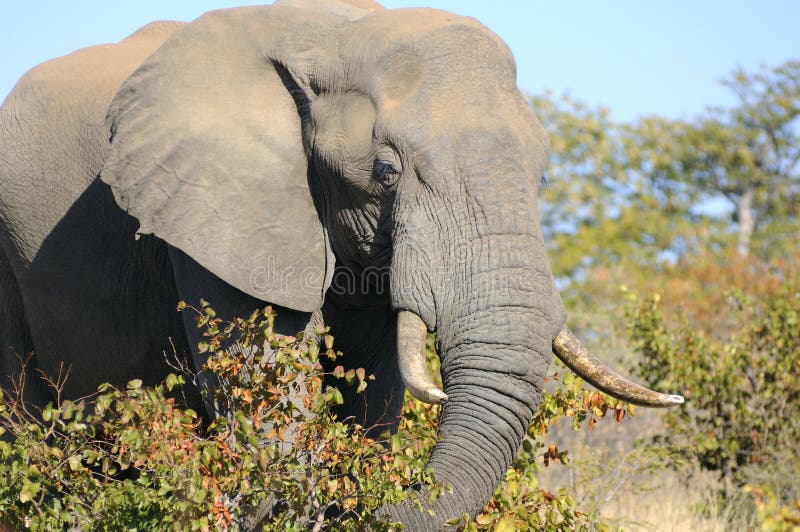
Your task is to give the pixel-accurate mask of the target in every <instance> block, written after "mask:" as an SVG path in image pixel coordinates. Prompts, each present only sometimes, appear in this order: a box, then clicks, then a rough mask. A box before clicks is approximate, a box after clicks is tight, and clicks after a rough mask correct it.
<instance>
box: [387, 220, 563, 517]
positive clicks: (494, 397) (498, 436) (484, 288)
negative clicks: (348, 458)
mask: <svg viewBox="0 0 800 532" xmlns="http://www.w3.org/2000/svg"><path fill="white" fill-rule="evenodd" d="M469 246H470V247H469V250H467V251H464V252H462V254H461V256H462V257H463V260H462V261H461V262H460V263H459V266H460V268H459V269H458V270H456V269H454V273H453V274H452V275H454V276H457V277H461V279H462V281H461V282H458V283H447V282H443V283H441V284H439V287H442V286H446V287H447V288H446V289H442V290H440V291H436V294H437V295H436V296H435V297H437V298H438V299H437V301H439V302H441V303H442V304H441V305H439V306H438V307H436V309H437V312H436V314H435V316H436V331H437V338H436V348H437V351H438V353H439V354H440V357H441V361H442V369H441V371H442V381H443V385H444V392H443V393H442V391H440V390H438V389H437V388H435V387H434V385H433V383H432V382H431V380H430V378H429V376H428V375H427V369H426V368H425V365H424V339H425V335H426V333H427V327H426V326H425V324H424V321H428V320H424V321H423V320H422V319H421V318H420V317H418V315H417V313H416V312H411V311H401V312H399V313H398V355H399V362H400V367H401V372H402V374H403V376H404V380H405V382H406V385H407V387H408V389H409V390H410V391H411V393H412V394H413V395H414V396H415V397H417V398H419V399H421V400H428V402H439V401H440V400H443V402H442V414H441V420H440V425H439V434H438V441H437V444H436V446H435V447H434V449H433V451H432V454H431V457H430V461H429V464H428V465H429V467H430V468H431V469H432V471H433V474H434V476H435V478H436V480H437V481H438V482H440V483H442V484H444V485H445V486H447V488H448V489H445V490H444V492H443V493H442V494H441V495H440V496H439V497H438V498H437V499H436V500H435V501H434V502H433V503H432V504H430V505H429V504H428V501H427V500H426V499H424V498H423V499H421V501H420V502H421V503H422V505H423V507H424V508H426V510H430V511H432V514H433V515H431V512H428V511H425V510H423V511H419V510H418V509H417V508H416V507H415V505H413V504H406V505H396V506H391V507H386V508H383V509H382V510H381V514H383V515H387V516H389V517H390V518H391V519H392V520H397V521H400V522H402V523H403V524H404V526H405V528H406V529H408V530H436V529H438V528H439V527H440V526H441V525H442V524H443V523H445V522H446V521H447V520H449V519H453V518H458V517H460V516H462V515H464V514H468V515H471V516H474V515H476V514H477V513H478V512H480V510H481V508H482V507H483V505H484V504H486V502H487V501H488V500H489V498H490V497H491V496H492V493H493V492H494V490H495V489H496V487H497V486H498V485H499V483H500V481H501V480H502V479H503V477H504V475H505V473H506V471H507V470H508V467H509V466H510V464H511V461H512V460H513V458H514V456H515V454H516V453H517V451H518V449H519V447H520V445H521V443H522V440H523V438H524V436H525V434H526V432H527V429H528V426H529V424H530V422H531V419H532V417H533V414H534V412H535V411H536V407H537V405H538V402H539V399H540V397H541V392H542V386H543V382H544V378H545V375H546V373H547V371H548V369H549V366H550V363H551V360H552V341H553V339H554V338H555V336H556V334H557V333H558V331H559V330H560V329H561V327H562V326H563V310H562V308H561V302H560V299H559V297H558V294H557V292H556V291H555V287H554V286H553V279H552V276H551V275H550V272H549V269H548V268H547V263H546V259H545V258H544V250H543V246H542V245H541V240H540V237H539V238H536V237H535V236H531V235H513V234H507V233H506V234H502V235H501V234H498V233H496V232H494V233H491V232H490V234H487V235H484V236H483V237H480V238H477V239H473V240H470V242H469ZM487 250H492V251H493V252H494V254H493V255H492V256H491V258H490V256H488V255H486V253H487ZM537 250H538V251H537ZM405 256H407V255H404V254H402V253H398V254H396V258H397V259H398V260H403V258H404V257H405ZM534 259H538V260H534ZM487 266H489V267H488V268H487ZM459 270H460V271H459ZM398 271H400V272H403V271H406V270H404V269H398ZM413 278H414V279H416V278H418V277H413ZM410 279H412V277H409V280H410ZM401 280H405V279H401ZM398 284H399V283H398ZM445 290H449V291H445ZM403 306H404V305H403ZM403 306H401V308H402V307H403ZM405 308H409V307H408V306H406V307H405ZM404 366H406V368H405V369H404Z"/></svg>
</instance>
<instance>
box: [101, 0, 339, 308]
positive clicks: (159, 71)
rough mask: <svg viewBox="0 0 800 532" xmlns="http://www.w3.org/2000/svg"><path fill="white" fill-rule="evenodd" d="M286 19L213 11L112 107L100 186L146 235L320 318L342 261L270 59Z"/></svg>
mask: <svg viewBox="0 0 800 532" xmlns="http://www.w3.org/2000/svg"><path fill="white" fill-rule="evenodd" d="M271 10H272V11H271ZM284 11H286V10H285V9H284V10H281V9H279V8H272V7H269V6H267V7H258V8H240V9H234V10H224V11H216V12H211V13H208V14H206V15H204V16H203V17H201V18H199V19H197V20H196V21H195V22H193V23H192V24H190V25H188V26H186V27H184V28H183V29H181V30H180V31H178V32H177V33H176V34H175V35H174V36H173V37H172V38H170V40H168V41H167V42H166V43H165V44H164V45H163V46H162V47H161V48H160V49H158V50H157V51H156V52H155V53H154V54H153V55H152V56H150V57H149V58H148V59H147V60H146V61H145V62H144V63H143V64H142V65H141V66H140V68H139V69H138V70H137V71H136V72H135V73H134V74H132V75H131V76H130V77H129V78H128V79H127V80H126V81H125V83H124V84H123V86H122V87H121V89H120V91H119V92H118V94H117V95H116V96H115V98H114V100H113V102H112V103H111V106H110V107H109V111H108V116H107V120H106V125H107V127H108V128H109V130H110V139H111V145H110V148H109V151H108V154H107V157H106V164H105V166H104V168H103V170H102V173H101V179H102V180H103V181H105V182H106V183H108V184H109V185H110V186H111V188H112V190H113V193H114V196H115V198H116V201H117V203H118V204H119V205H120V207H122V208H123V209H125V210H126V211H127V212H129V213H130V214H131V215H133V216H134V217H135V218H137V219H138V221H139V231H138V232H139V233H140V234H154V235H156V236H158V237H160V238H161V239H163V240H165V241H166V242H168V243H169V244H171V245H172V246H175V247H176V248H179V249H180V250H182V251H183V252H185V253H186V254H188V255H190V256H191V257H193V258H194V259H195V260H196V261H197V262H198V263H200V264H201V265H202V266H203V267H205V268H206V269H208V270H209V271H210V272H212V273H213V274H215V275H216V276H217V277H219V278H221V279H222V280H223V281H225V282H227V283H228V284H230V285H232V286H234V287H235V288H237V289H239V290H241V291H243V292H245V293H247V294H249V295H251V296H253V297H256V298H258V299H261V300H263V301H269V302H271V303H275V304H278V305H281V306H285V307H289V308H292V309H296V310H301V311H313V310H316V309H318V308H320V307H321V305H322V302H323V296H324V293H325V291H326V289H327V288H328V286H329V284H330V280H331V276H332V273H333V268H334V257H333V253H332V251H331V248H330V243H329V240H328V237H327V234H326V232H325V228H324V227H323V225H322V224H321V222H320V220H319V218H318V215H317V210H316V209H315V205H314V200H313V198H312V194H311V190H310V187H309V175H308V164H307V157H306V153H305V151H304V147H303V142H302V132H301V122H300V117H299V111H298V109H299V104H297V103H296V101H295V98H296V97H297V95H296V94H295V95H294V97H293V95H292V94H291V90H290V89H289V88H287V85H290V84H288V83H285V81H286V79H285V75H284V76H283V78H282V74H280V73H279V72H278V71H277V70H276V68H277V67H276V65H275V64H274V62H273V61H271V60H270V58H269V57H267V56H266V55H265V54H266V52H265V50H268V49H270V47H272V46H275V44H274V43H275V42H285V41H286V39H287V37H286V34H287V32H289V31H290V27H289V26H288V25H289V24H290V23H291V22H292V21H293V20H294V18H296V16H295V15H292V14H291V11H292V10H289V12H290V13H289V15H286V16H276V13H277V14H278V15H280V13H283V12H284ZM294 11H296V10H294ZM284 15H285V14H284ZM287 16H288V19H289V20H287ZM273 36H274V37H275V38H274V39H273V40H272V41H270V39H271V38H272V37H273ZM265 41H266V42H265ZM301 55H302V54H301ZM281 70H282V68H281ZM298 70H300V71H302V70H303V67H302V65H301V66H299V67H298ZM282 80H283V81H282ZM293 90H294V91H295V92H296V90H297V87H296V86H294V87H293Z"/></svg>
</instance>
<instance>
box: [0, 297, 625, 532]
mask: <svg viewBox="0 0 800 532" xmlns="http://www.w3.org/2000/svg"><path fill="white" fill-rule="evenodd" d="M181 307H182V308H183V305H181ZM191 310H194V311H195V312H197V323H198V327H203V328H205V330H206V333H205V336H206V337H207V340H206V341H205V342H204V343H203V344H202V346H201V349H203V350H206V351H208V352H210V353H211V357H210V359H209V360H208V363H207V369H208V370H210V371H213V372H214V373H215V374H216V375H217V376H218V378H219V382H220V386H218V387H216V388H215V390H214V392H213V397H214V401H215V406H216V408H217V410H218V411H219V412H221V413H222V415H221V416H219V417H218V418H217V419H216V420H214V421H213V422H211V424H210V425H209V426H207V427H203V426H202V424H201V422H200V419H199V416H198V414H197V413H195V412H193V411H191V410H188V409H185V408H182V407H180V406H179V403H178V402H176V399H175V397H171V396H170V393H171V392H176V391H177V390H178V389H179V386H180V385H181V384H182V383H183V382H184V380H185V379H196V378H197V376H196V375H193V374H191V373H190V372H188V371H186V370H185V368H180V367H178V368H176V369H179V370H181V371H179V372H178V373H177V374H173V375H170V376H169V377H168V378H167V379H166V380H165V381H164V383H162V384H161V385H159V386H156V387H155V388H147V387H144V386H142V383H141V381H131V382H130V383H128V385H127V387H126V388H125V389H115V388H112V387H111V386H108V385H105V386H103V387H101V389H100V390H99V391H98V393H97V394H96V395H95V396H94V397H92V398H89V399H87V400H85V401H82V402H79V403H73V402H71V401H68V400H64V401H59V402H57V404H51V405H49V406H47V407H46V408H45V409H44V410H42V411H41V412H39V411H33V410H31V409H30V408H29V407H27V406H26V405H23V404H22V403H21V402H20V401H19V400H18V399H17V398H16V397H10V396H8V395H5V396H3V397H2V400H1V401H0V425H2V427H3V430H4V431H5V432H6V433H7V434H6V435H7V436H8V435H11V436H13V441H10V442H0V516H2V518H3V520H4V521H5V522H6V523H7V524H9V525H11V526H12V527H14V528H18V529H19V528H31V529H33V530H51V529H59V528H65V527H73V526H79V527H82V528H84V529H128V528H130V527H131V526H133V527H135V528H139V529H147V530H167V529H175V528H178V529H191V530H210V529H229V528H235V527H242V526H253V525H254V524H256V523H258V522H261V524H262V526H263V527H264V529H266V530H307V529H314V530H320V529H322V528H328V529H331V528H333V529H337V530H339V529H362V528H363V527H365V526H370V527H372V529H376V530H380V529H385V528H387V527H389V524H388V523H381V522H379V521H377V519H376V518H375V517H374V516H373V515H372V512H373V510H375V509H376V508H377V507H378V506H380V505H381V504H385V503H393V502H397V501H399V500H402V499H404V498H406V497H407V496H408V493H409V492H408V491H407V488H408V487H409V486H410V485H418V486H427V488H426V493H428V494H429V496H430V497H435V496H436V495H437V494H438V493H439V492H440V490H441V489H446V488H442V487H437V486H436V485H435V484H434V483H433V479H432V478H431V476H430V474H429V473H427V472H426V470H425V463H426V460H427V457H428V455H429V453H430V449H431V447H432V446H433V444H434V442H435V435H436V427H437V420H438V413H439V407H438V406H431V405H425V404H422V403H419V402H417V401H414V400H412V399H411V398H410V396H407V401H406V406H405V409H404V413H403V418H402V420H401V421H400V424H399V428H398V430H397V432H396V433H395V434H392V435H390V434H389V433H388V432H386V433H384V434H383V435H382V436H381V439H378V440H373V439H371V438H369V437H367V435H366V431H365V428H364V427H360V426H358V425H357V424H351V423H349V422H348V421H349V420H340V419H337V418H336V417H335V416H334V415H333V414H332V413H331V412H332V410H333V407H334V406H335V405H337V404H340V403H341V401H342V394H341V392H340V390H339V388H338V387H333V386H328V385H326V384H325V377H326V376H327V377H333V378H336V379H338V382H339V383H340V385H341V386H355V387H356V388H357V390H359V391H363V389H365V388H366V386H368V385H369V383H370V382H371V379H372V377H371V376H369V375H366V374H365V373H364V372H363V370H349V371H344V369H343V368H342V367H341V366H338V367H336V368H335V369H334V370H333V372H332V373H331V374H327V375H326V374H325V373H324V372H323V370H322V365H321V364H320V358H321V357H327V358H331V359H336V358H337V357H339V356H340V355H341V354H340V353H337V352H336V351H334V349H333V337H332V336H331V335H330V334H329V333H328V331H327V330H318V331H316V332H315V334H314V335H309V336H306V335H304V334H303V333H300V334H298V335H297V336H294V337H289V336H281V335H278V334H276V333H275V332H274V331H273V322H274V318H275V315H274V313H273V312H272V310H271V309H270V308H267V309H264V310H263V311H257V312H254V313H253V315H251V316H250V317H249V318H247V319H242V318H237V319H235V320H233V321H231V322H225V321H223V320H222V319H221V318H219V317H217V316H216V314H215V312H214V310H213V309H212V308H211V307H210V306H208V304H206V303H204V304H203V305H202V306H201V308H200V309H189V311H191ZM231 337H235V338H238V339H239V345H240V347H241V349H236V350H230V351H228V350H224V349H222V348H221V346H222V345H224V344H225V341H226V340H228V339H230V338H231ZM429 347H431V349H429V358H430V361H431V364H432V365H433V366H434V367H435V364H436V358H435V355H434V354H433V350H432V343H430V344H429ZM553 379H554V380H555V381H558V382H560V383H561V385H560V386H559V387H558V388H557V389H556V390H555V392H554V393H552V394H548V395H546V396H545V398H544V400H543V402H542V408H541V409H540V411H539V413H538V415H537V417H536V420H535V422H534V424H533V425H532V426H531V429H530V432H529V438H528V439H527V440H526V442H525V446H524V450H523V452H522V453H521V454H520V456H519V458H518V459H517V461H516V462H515V466H514V468H513V469H512V470H510V471H509V473H508V475H507V480H506V483H505V484H504V485H503V486H501V488H499V489H498V491H497V493H496V495H495V497H494V498H493V499H492V502H490V503H489V505H488V506H487V508H486V511H485V512H484V513H483V514H481V515H480V516H479V517H478V518H477V519H476V520H475V521H470V522H468V523H465V527H466V528H467V529H469V530H477V529H478V528H480V529H484V528H487V527H493V526H496V527H500V529H501V530H502V529H503V528H502V527H506V528H505V529H507V530H512V529H513V528H508V527H519V526H523V527H526V526H530V527H533V528H542V527H550V528H557V527H568V528H573V527H576V526H588V525H589V524H590V523H591V522H592V519H593V518H592V516H587V515H584V514H582V513H580V512H579V511H577V510H576V509H575V508H574V507H573V506H574V505H573V501H572V500H571V499H570V497H569V496H568V495H567V494H565V493H559V494H557V495H554V494H551V493H547V492H544V491H543V490H540V489H538V488H537V484H536V478H535V473H536V470H537V469H538V467H540V466H539V465H538V464H539V463H542V462H544V463H550V462H565V461H566V459H567V453H566V452H565V451H561V450H558V449H556V448H555V447H553V446H549V445H546V444H545V443H543V441H542V439H541V438H542V437H543V436H544V435H546V433H547V430H548V427H549V426H550V424H551V423H553V422H554V421H555V419H557V418H558V417H560V416H568V417H571V418H573V419H574V420H575V421H574V422H575V425H576V427H577V426H578V423H579V421H580V420H582V419H584V418H586V417H587V416H592V417H593V419H598V418H602V417H604V416H605V415H606V414H607V413H609V414H610V413H613V414H614V416H613V417H614V418H615V419H617V420H618V421H621V419H622V418H623V417H624V415H625V412H626V409H625V405H622V404H619V403H618V402H614V401H613V400H606V399H605V398H604V397H603V396H601V395H600V394H598V393H596V392H591V391H587V390H585V389H584V388H583V387H582V383H581V382H580V380H579V379H577V378H576V377H574V376H573V375H571V374H569V373H567V374H565V375H564V377H563V378H562V377H560V376H558V375H554V376H553ZM21 384H22V383H20V385H21ZM53 386H55V387H56V389H58V388H59V386H60V383H58V382H54V383H53ZM17 391H18V392H19V391H21V390H17ZM17 395H18V396H19V394H17Z"/></svg>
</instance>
